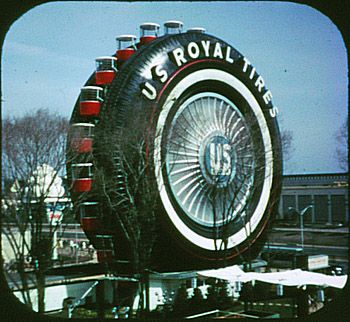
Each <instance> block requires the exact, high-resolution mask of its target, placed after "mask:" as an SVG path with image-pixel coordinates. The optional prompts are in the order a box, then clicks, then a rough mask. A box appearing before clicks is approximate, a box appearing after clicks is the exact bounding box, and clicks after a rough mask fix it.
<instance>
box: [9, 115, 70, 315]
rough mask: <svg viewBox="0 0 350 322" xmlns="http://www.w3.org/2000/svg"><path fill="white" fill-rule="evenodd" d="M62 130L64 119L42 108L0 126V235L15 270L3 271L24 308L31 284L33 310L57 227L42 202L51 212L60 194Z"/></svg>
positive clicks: (64, 131) (41, 299)
mask: <svg viewBox="0 0 350 322" xmlns="http://www.w3.org/2000/svg"><path fill="white" fill-rule="evenodd" d="M67 130H68V121H67V119H66V118H64V117H62V116H59V115H56V114H53V113H51V112H49V111H48V110H46V109H40V110H38V111H36V112H35V113H33V114H26V115H24V116H23V117H13V118H10V117H8V118H5V119H4V120H3V124H2V187H3V196H2V198H3V199H2V210H3V216H2V234H3V238H5V240H7V242H8V244H9V245H10V247H11V249H12V252H13V255H14V257H15V267H14V269H15V272H10V271H6V272H5V273H6V277H7V278H8V280H9V281H10V282H12V283H13V285H14V286H15V288H16V289H17V290H20V291H21V293H22V299H23V302H24V303H26V304H27V305H29V306H30V307H33V303H32V299H31V296H30V289H33V287H34V288H37V292H38V311H39V312H44V311H45V274H46V271H47V269H48V268H49V267H50V265H51V255H52V252H53V250H54V248H53V247H54V246H53V243H52V241H53V238H54V233H55V231H56V229H57V227H58V226H57V225H56V223H55V222H53V218H51V219H49V218H48V215H47V202H48V201H49V202H51V205H52V211H53V212H54V211H55V207H56V206H57V205H58V202H59V201H60V197H61V196H62V191H58V190H59V189H61V188H62V186H61V183H62V182H61V179H60V175H63V171H64V168H65V145H66V136H67ZM44 223H47V224H48V230H49V231H48V233H45V234H44V232H43V225H44ZM28 267H32V268H33V269H32V270H31V272H28Z"/></svg>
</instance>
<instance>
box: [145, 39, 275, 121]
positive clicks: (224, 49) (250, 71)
mask: <svg viewBox="0 0 350 322" xmlns="http://www.w3.org/2000/svg"><path fill="white" fill-rule="evenodd" d="M231 52H232V48H231V47H230V46H226V45H225V46H223V45H222V44H221V43H220V42H215V43H213V42H210V41H209V40H202V41H201V42H193V41H192V42H189V43H188V44H187V46H186V47H177V48H175V49H173V50H172V51H170V52H169V53H168V57H169V58H170V60H171V61H172V62H173V63H174V64H175V65H176V66H177V67H182V66H183V65H185V64H186V63H188V62H189V61H190V60H192V61H193V60H196V59H200V58H201V57H206V58H213V59H219V60H222V61H224V62H227V63H229V64H234V63H236V60H235V59H233V58H232V57H231ZM242 61H243V64H242V72H243V73H244V74H247V76H248V78H249V81H251V83H252V84H253V86H254V87H255V88H256V89H257V92H258V95H260V96H261V98H262V100H263V102H264V103H265V105H266V108H267V109H268V110H269V115H270V117H272V118H275V117H276V116H277V114H278V108H277V107H276V106H273V105H272V97H273V95H272V92H271V91H270V90H269V89H267V88H266V87H265V80H264V78H263V77H262V76H261V75H258V74H257V72H256V69H255V67H253V66H252V64H251V63H250V61H249V60H248V59H247V58H246V57H243V58H242ZM151 74H152V80H154V81H156V82H160V83H161V84H164V83H165V82H166V81H167V80H168V78H169V75H168V72H167V70H166V69H165V68H164V67H163V66H162V65H155V66H153V67H152V68H151ZM141 93H142V95H143V96H144V97H145V98H147V99H148V100H151V101H153V100H155V99H156V98H157V96H158V93H157V89H156V87H155V86H154V85H152V84H151V83H150V82H145V83H144V84H143V85H142V86H141Z"/></svg>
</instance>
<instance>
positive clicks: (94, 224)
mask: <svg viewBox="0 0 350 322" xmlns="http://www.w3.org/2000/svg"><path fill="white" fill-rule="evenodd" d="M79 212H80V225H81V227H82V228H83V230H84V231H88V232H93V231H97V230H99V229H100V228H101V223H100V220H99V216H98V212H99V204H98V202H95V201H90V202H83V203H81V204H80V206H79Z"/></svg>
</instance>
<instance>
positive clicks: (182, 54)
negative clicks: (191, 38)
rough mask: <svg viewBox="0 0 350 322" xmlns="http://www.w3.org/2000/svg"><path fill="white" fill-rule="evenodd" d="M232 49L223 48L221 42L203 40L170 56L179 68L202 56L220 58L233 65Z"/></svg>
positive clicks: (177, 50) (174, 50) (173, 52)
mask: <svg viewBox="0 0 350 322" xmlns="http://www.w3.org/2000/svg"><path fill="white" fill-rule="evenodd" d="M231 51H232V49H231V47H230V46H222V45H221V43H220V42H215V43H211V42H210V41H209V40H207V41H205V40H202V41H201V42H199V43H196V42H190V43H188V45H187V46H186V47H185V48H183V47H177V48H175V49H173V50H172V51H171V52H170V53H169V54H168V55H169V57H170V60H171V61H173V62H174V63H175V64H176V65H177V66H178V67H181V66H182V65H184V64H186V63H187V62H188V61H189V60H190V59H197V58H199V57H200V56H204V57H211V58H216V59H217V58H219V59H222V60H225V61H227V62H228V63H230V64H233V63H234V62H235V60H234V59H233V58H232V57H231Z"/></svg>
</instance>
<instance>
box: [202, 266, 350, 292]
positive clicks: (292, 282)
mask: <svg viewBox="0 0 350 322" xmlns="http://www.w3.org/2000/svg"><path fill="white" fill-rule="evenodd" d="M197 274H198V276H203V277H214V278H218V279H223V280H227V281H229V282H233V283H234V282H236V281H238V282H243V283H246V282H250V281H261V282H265V283H272V284H280V285H285V286H298V287H300V286H303V285H317V286H322V287H328V286H331V287H336V288H344V286H345V284H346V282H347V279H348V276H347V275H341V276H331V275H326V274H321V273H314V272H309V271H303V270H301V269H293V270H290V271H284V272H276V273H254V272H248V273H246V272H244V271H243V270H242V269H241V268H240V267H239V266H237V265H234V266H229V267H225V268H219V269H212V270H205V271H199V272H198V273H197Z"/></svg>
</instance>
